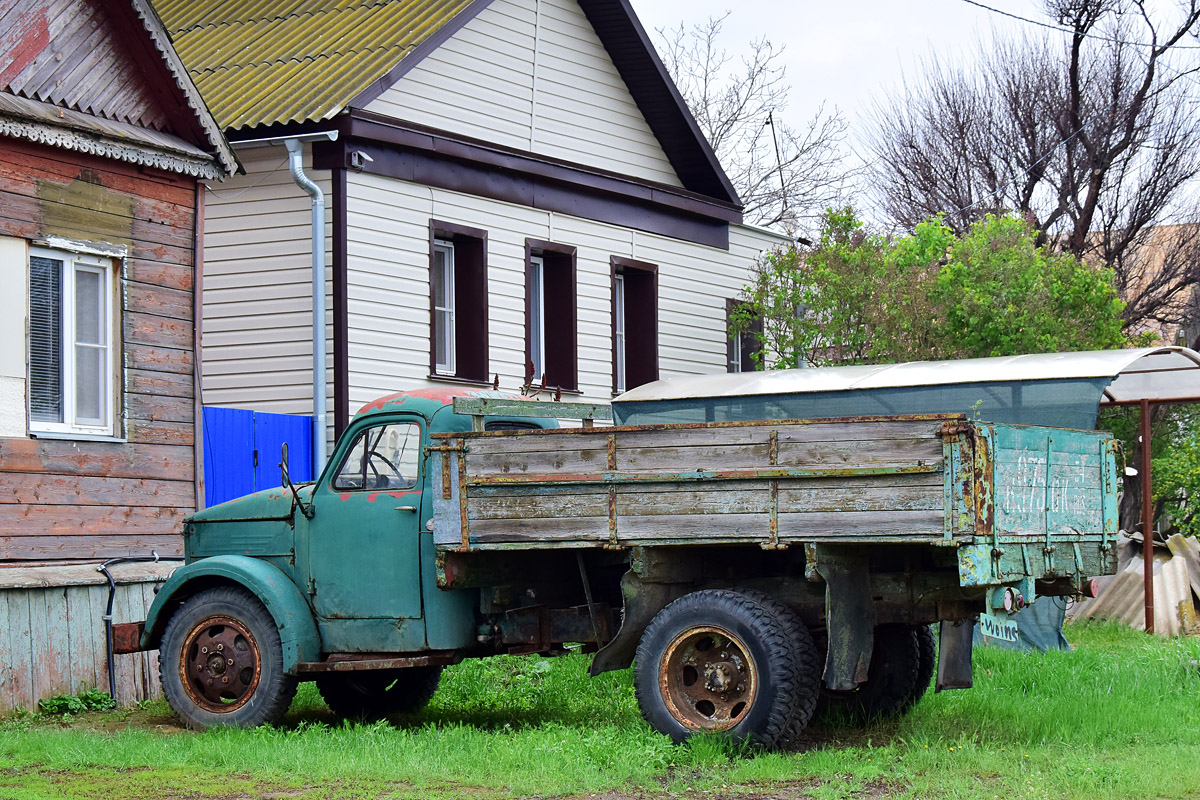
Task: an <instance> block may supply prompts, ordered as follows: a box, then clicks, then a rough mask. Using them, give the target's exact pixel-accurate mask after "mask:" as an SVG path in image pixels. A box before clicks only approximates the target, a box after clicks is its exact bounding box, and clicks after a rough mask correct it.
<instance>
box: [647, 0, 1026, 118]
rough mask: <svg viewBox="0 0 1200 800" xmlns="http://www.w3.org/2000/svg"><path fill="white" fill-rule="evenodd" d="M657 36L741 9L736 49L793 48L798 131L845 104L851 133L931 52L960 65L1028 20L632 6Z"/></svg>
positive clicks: (670, 2)
mask: <svg viewBox="0 0 1200 800" xmlns="http://www.w3.org/2000/svg"><path fill="white" fill-rule="evenodd" d="M632 2H633V7H634V10H635V11H637V14H638V16H639V17H640V18H641V20H642V24H643V25H645V27H646V29H647V30H648V31H651V32H652V35H656V34H655V33H654V32H655V31H657V29H659V28H664V27H677V26H678V25H679V24H680V23H681V22H682V23H684V24H694V23H696V22H701V21H703V20H706V19H707V18H709V17H712V16H720V15H722V14H724V13H725V12H727V11H731V10H733V9H735V8H736V12H735V13H733V14H730V16H729V18H728V19H727V20H726V22H725V33H726V36H725V44H726V46H727V47H728V49H729V50H730V51H731V52H734V51H736V50H737V48H738V47H739V46H742V45H743V44H744V43H746V42H749V41H750V40H752V39H757V38H762V37H766V38H767V39H770V40H771V41H772V42H773V43H775V44H782V45H784V46H785V47H786V49H785V51H784V60H785V63H786V66H787V76H788V81H789V83H790V84H791V87H792V91H791V103H790V106H789V108H788V111H787V117H788V119H789V121H791V122H792V124H793V125H796V126H799V124H800V123H801V122H802V121H803V120H805V119H808V118H809V117H811V116H812V115H813V114H814V113H815V112H816V110H817V108H818V107H819V106H820V105H821V103H822V102H826V103H828V104H830V105H836V106H837V107H838V108H840V109H841V110H842V112H843V114H844V115H845V116H846V119H847V121H848V122H849V123H850V125H851V127H852V128H856V127H857V120H858V117H859V115H860V114H861V113H862V112H864V111H866V110H867V109H869V107H870V103H871V100H872V98H874V97H877V96H879V95H880V94H882V93H884V92H886V91H887V90H888V89H889V88H890V87H895V86H896V85H897V84H898V83H899V80H900V76H901V74H902V73H903V74H907V75H909V76H913V75H916V74H918V73H919V72H920V63H921V60H922V59H924V58H928V57H929V55H930V54H931V53H936V54H937V55H938V57H939V58H943V59H955V58H961V57H962V56H964V55H967V54H968V53H969V51H970V50H971V48H972V46H973V44H974V42H975V41H976V40H977V39H978V38H980V37H983V38H986V37H988V36H989V35H990V32H991V31H992V30H993V29H998V30H1005V31H1007V30H1012V29H1019V28H1022V27H1027V26H1026V25H1025V24H1024V23H1021V22H1017V21H1014V20H1010V19H1008V18H1006V17H1003V16H1001V15H998V14H995V13H992V12H989V11H986V10H984V9H982V8H978V7H976V6H973V5H969V4H968V3H965V2H963V0H837V2H829V1H828V0H807V2H781V0H737V2H736V3H735V2H733V1H732V0H632ZM988 5H992V6H994V7H996V8H1000V9H1004V10H1006V11H1011V12H1012V13H1015V14H1019V15H1021V16H1025V17H1030V18H1034V19H1043V17H1042V16H1041V14H1040V13H1039V9H1040V7H1041V6H1040V3H1039V2H1038V0H991V1H990V2H988Z"/></svg>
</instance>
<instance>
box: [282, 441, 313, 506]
mask: <svg viewBox="0 0 1200 800" xmlns="http://www.w3.org/2000/svg"><path fill="white" fill-rule="evenodd" d="M279 472H280V477H282V478H283V485H284V486H286V487H287V488H289V489H291V490H292V497H293V498H295V500H296V506H297V507H298V508H299V509H300V513H301V514H303V515H304V516H305V517H307V518H308V519H312V517H313V510H312V501H311V500H310V501H309V503H308V505H307V506H306V505H304V501H303V500H301V499H300V493H299V492H297V491H296V486H295V485H294V484H293V483H292V477H291V475H289V474H288V446H287V442H284V443H283V453H282V454H281V458H280V461H279Z"/></svg>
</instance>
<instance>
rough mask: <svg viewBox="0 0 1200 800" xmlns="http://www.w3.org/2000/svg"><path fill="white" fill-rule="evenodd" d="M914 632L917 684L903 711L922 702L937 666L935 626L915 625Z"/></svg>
mask: <svg viewBox="0 0 1200 800" xmlns="http://www.w3.org/2000/svg"><path fill="white" fill-rule="evenodd" d="M912 627H913V633H914V634H915V635H916V637H917V684H916V686H914V687H913V692H912V695H911V696H910V697H909V699H908V701H907V702H906V703H905V704H904V707H903V708H902V709H900V710H901V711H902V712H903V711H907V710H908V709H910V708H912V707H913V706H915V705H916V704H917V703H919V702H921V698H922V697H924V696H925V693H926V692H927V691H929V684H930V683H932V682H933V672H934V669H935V668H936V667H937V647H936V646H935V645H934V641H933V628H931V627H930V626H928V625H914V626H912Z"/></svg>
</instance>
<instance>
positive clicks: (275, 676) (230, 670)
mask: <svg viewBox="0 0 1200 800" xmlns="http://www.w3.org/2000/svg"><path fill="white" fill-rule="evenodd" d="M158 670H159V676H160V678H161V679H162V687H163V694H164V695H166V698H167V702H168V703H170V704H171V708H172V709H173V710H174V711H175V713H176V714H177V715H178V716H179V718H180V719H181V720H182V721H183V723H184V724H185V725H187V726H188V727H189V728H194V729H197V730H203V729H205V728H211V727H215V726H226V727H236V728H254V727H258V726H259V725H269V724H271V723H274V722H277V721H278V720H279V718H280V717H282V716H283V715H284V713H285V712H286V711H287V709H288V706H289V705H291V703H292V698H293V697H295V695H296V678H295V677H294V676H292V675H287V674H286V673H285V672H284V669H283V647H282V646H281V644H280V641H279V629H278V628H276V626H275V620H274V619H273V618H272V617H271V614H270V612H268V611H267V609H266V608H265V607H264V606H263V604H262V603H261V602H259V600H258V598H256V597H255V596H254V595H252V594H251V593H250V592H248V591H246V590H245V589H242V588H241V587H233V586H222V587H217V588H213V589H206V590H204V591H203V592H199V593H198V594H196V595H194V596H192V597H191V598H189V599H188V600H187V601H185V602H184V604H183V605H182V606H180V607H179V609H178V610H177V611H176V612H175V613H174V614H173V615H172V616H171V619H170V620H169V621H168V622H167V627H166V630H165V631H164V632H163V637H162V644H161V646H160V647H159V661H158Z"/></svg>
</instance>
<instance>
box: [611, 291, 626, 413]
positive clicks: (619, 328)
mask: <svg viewBox="0 0 1200 800" xmlns="http://www.w3.org/2000/svg"><path fill="white" fill-rule="evenodd" d="M613 345H614V357H615V358H614V362H615V363H614V364H613V379H614V383H615V386H614V390H615V391H616V393H617V394H620V393H621V392H624V391H625V276H624V275H621V274H619V273H618V274H617V275H616V276H614V277H613Z"/></svg>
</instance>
